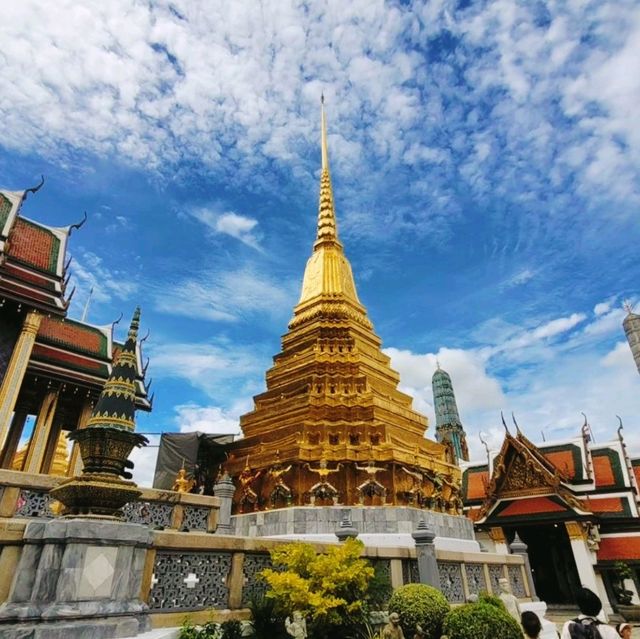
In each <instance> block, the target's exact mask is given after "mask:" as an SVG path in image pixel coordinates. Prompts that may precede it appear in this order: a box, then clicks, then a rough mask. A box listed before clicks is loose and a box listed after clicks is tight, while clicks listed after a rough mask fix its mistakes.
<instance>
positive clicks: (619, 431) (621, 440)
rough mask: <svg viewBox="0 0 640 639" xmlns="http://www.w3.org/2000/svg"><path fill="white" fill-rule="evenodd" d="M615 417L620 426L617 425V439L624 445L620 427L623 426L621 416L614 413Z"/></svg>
mask: <svg viewBox="0 0 640 639" xmlns="http://www.w3.org/2000/svg"><path fill="white" fill-rule="evenodd" d="M616 417H617V418H618V422H619V423H620V426H618V439H619V440H620V443H621V444H622V445H623V446H624V438H623V437H622V429H623V428H624V426H623V425H622V417H620V415H616Z"/></svg>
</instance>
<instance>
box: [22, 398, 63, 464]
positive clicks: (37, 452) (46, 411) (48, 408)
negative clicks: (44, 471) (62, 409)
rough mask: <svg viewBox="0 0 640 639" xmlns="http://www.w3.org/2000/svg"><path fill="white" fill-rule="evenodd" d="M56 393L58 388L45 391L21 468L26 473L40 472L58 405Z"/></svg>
mask: <svg viewBox="0 0 640 639" xmlns="http://www.w3.org/2000/svg"><path fill="white" fill-rule="evenodd" d="M58 393H59V389H58V388H52V389H50V390H48V391H47V394H46V395H45V396H44V399H43V400H42V404H41V405H40V411H39V412H38V418H37V419H36V424H35V426H34V427H33V434H32V435H31V441H30V442H29V450H28V451H27V456H26V459H25V462H24V466H23V471H24V472H26V473H39V472H40V471H41V467H42V462H43V461H44V456H45V452H46V447H47V442H48V441H49V434H50V433H51V426H52V424H53V420H54V417H55V414H56V407H57V405H58Z"/></svg>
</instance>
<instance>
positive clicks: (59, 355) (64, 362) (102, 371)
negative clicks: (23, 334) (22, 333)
mask: <svg viewBox="0 0 640 639" xmlns="http://www.w3.org/2000/svg"><path fill="white" fill-rule="evenodd" d="M32 359H34V360H38V361H44V362H50V363H52V364H56V365H58V366H61V367H65V366H71V367H72V368H74V369H77V370H81V371H88V372H90V373H91V374H93V375H98V376H100V377H104V378H105V379H106V378H107V377H108V375H109V369H108V368H107V365H106V364H102V363H100V362H96V361H94V360H91V359H87V358H85V357H82V356H81V355H76V354H74V353H69V352H65V351H62V350H58V349H55V348H50V347H49V346H45V345H43V344H36V345H35V346H34V347H33V351H32Z"/></svg>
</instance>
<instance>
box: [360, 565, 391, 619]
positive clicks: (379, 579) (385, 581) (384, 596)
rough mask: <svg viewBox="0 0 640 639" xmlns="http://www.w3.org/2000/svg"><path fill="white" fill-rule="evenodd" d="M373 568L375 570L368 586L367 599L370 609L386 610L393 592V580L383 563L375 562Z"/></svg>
mask: <svg viewBox="0 0 640 639" xmlns="http://www.w3.org/2000/svg"><path fill="white" fill-rule="evenodd" d="M373 569H374V571H375V572H374V573H373V577H372V578H371V581H370V582H369V587H368V588H367V594H366V601H367V603H368V604H369V609H370V610H386V609H387V604H388V603H389V599H390V598H391V594H392V593H393V588H392V587H391V581H390V580H389V575H388V574H387V573H386V572H385V571H384V570H383V567H382V565H381V564H374V566H373Z"/></svg>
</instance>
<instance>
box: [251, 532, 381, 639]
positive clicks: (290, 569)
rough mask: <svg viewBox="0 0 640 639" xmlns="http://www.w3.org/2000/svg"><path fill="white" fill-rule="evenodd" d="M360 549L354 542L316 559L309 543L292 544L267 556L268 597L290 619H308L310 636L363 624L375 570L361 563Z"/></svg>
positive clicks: (358, 543) (265, 571)
mask: <svg viewBox="0 0 640 639" xmlns="http://www.w3.org/2000/svg"><path fill="white" fill-rule="evenodd" d="M363 548H364V544H363V543H362V542H361V541H358V540H357V539H348V540H347V541H346V542H345V543H343V544H340V545H338V546H332V547H330V548H329V549H328V550H327V552H325V553H323V554H316V550H315V548H314V547H313V546H312V545H311V544H305V543H300V542H296V543H291V544H286V545H285V546H282V547H280V548H277V549H275V550H273V551H272V552H271V560H272V562H273V565H274V568H273V569H271V568H268V569H266V570H263V571H262V573H261V574H262V577H263V578H264V579H265V581H266V582H267V584H268V585H269V590H268V591H267V593H266V596H267V597H268V598H270V599H273V600H275V602H276V604H277V607H278V609H279V610H280V611H281V612H282V613H283V614H287V615H290V614H292V613H293V611H294V610H299V611H300V612H302V613H303V614H304V615H305V616H306V617H308V618H309V619H310V634H312V636H316V637H323V636H327V635H328V634H330V633H331V629H332V628H333V629H335V628H336V627H340V628H341V629H342V631H344V629H345V628H347V627H350V626H351V627H353V626H355V625H358V624H360V623H362V622H363V621H364V616H365V613H366V611H367V598H368V597H367V590H368V587H369V582H370V581H371V579H372V578H373V575H374V569H373V568H372V567H371V565H370V564H369V562H368V561H366V560H365V559H360V554H361V553H362V549H363Z"/></svg>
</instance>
